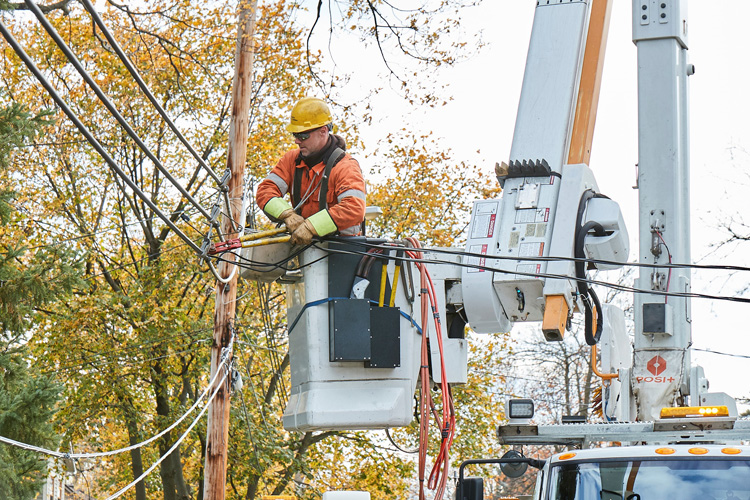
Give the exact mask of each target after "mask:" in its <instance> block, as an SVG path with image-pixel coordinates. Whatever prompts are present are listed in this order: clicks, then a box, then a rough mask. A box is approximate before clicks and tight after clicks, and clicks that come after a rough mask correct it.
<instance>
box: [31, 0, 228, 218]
mask: <svg viewBox="0 0 750 500" xmlns="http://www.w3.org/2000/svg"><path fill="white" fill-rule="evenodd" d="M24 2H25V3H26V5H27V6H28V8H29V10H30V11H31V12H32V13H33V14H34V16H36V18H37V20H38V21H39V23H40V24H41V25H42V27H43V28H44V30H45V31H46V32H47V33H48V34H49V36H50V37H51V38H52V40H53V41H54V42H55V45H57V47H58V48H59V49H60V50H61V51H62V52H63V54H64V55H65V57H66V59H67V60H68V61H69V62H70V63H71V64H72V65H73V67H74V68H75V69H76V71H77V72H78V74H79V75H81V77H82V78H83V80H84V81H85V82H86V84H88V86H89V87H90V88H91V90H93V91H94V93H95V94H96V96H97V97H98V99H99V101H100V102H101V103H102V104H103V105H104V107H106V108H107V110H108V111H109V112H110V114H111V115H112V116H113V117H114V118H115V120H117V123H119V124H120V126H121V127H122V128H123V129H124V130H125V132H127V134H128V135H129V136H130V137H131V139H133V141H135V143H136V144H137V145H138V147H139V148H140V149H141V151H143V152H144V153H145V154H146V156H147V157H148V158H149V159H150V160H151V162H152V163H153V164H154V166H155V167H156V168H157V169H158V170H159V172H161V173H162V174H163V175H164V176H165V177H166V178H167V180H169V182H170V183H171V184H172V185H173V186H174V187H175V188H177V190H178V191H179V192H180V194H182V196H183V197H184V198H185V199H186V200H187V201H188V202H189V203H190V204H191V205H193V206H194V207H195V208H196V209H197V210H198V211H199V212H200V213H201V214H202V215H203V216H204V217H205V218H206V220H207V221H208V223H209V224H212V225H214V227H215V228H216V229H217V231H218V230H219V229H220V227H219V225H218V223H217V222H216V221H212V220H211V215H210V214H209V213H208V212H207V211H206V209H205V208H203V206H201V205H200V204H199V203H198V202H197V201H196V200H195V198H193V196H192V195H191V194H190V193H189V192H188V191H187V190H186V189H185V188H184V187H183V186H182V184H181V183H180V182H179V181H178V180H177V179H175V178H174V176H172V174H171V173H170V172H169V170H167V169H166V168H165V167H164V165H163V164H162V163H161V160H159V158H157V157H156V155H155V154H154V153H153V152H152V151H151V149H150V148H149V147H148V146H146V144H145V143H144V142H143V140H142V139H141V138H140V136H139V135H138V134H137V133H136V132H135V130H133V128H132V127H131V126H130V124H129V123H128V122H127V120H125V117H123V116H122V114H121V113H120V112H119V111H118V110H117V108H116V107H115V106H114V104H113V103H112V101H110V100H109V98H108V97H107V96H106V94H105V93H104V91H102V89H101V88H100V87H99V85H97V83H96V82H95V81H94V79H93V78H92V77H91V75H89V74H88V72H87V71H86V69H85V68H84V67H83V65H82V64H81V62H80V61H79V60H78V57H76V55H75V54H74V53H73V51H72V50H71V49H70V47H69V46H68V44H67V43H65V41H64V40H63V39H62V37H61V36H60V34H59V33H58V32H57V30H55V28H54V26H52V24H51V23H50V22H49V20H48V19H47V17H46V16H45V15H44V13H43V12H42V11H41V9H40V8H39V6H38V5H37V4H36V2H34V1H33V0H24Z"/></svg>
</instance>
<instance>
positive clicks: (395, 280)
mask: <svg viewBox="0 0 750 500" xmlns="http://www.w3.org/2000/svg"><path fill="white" fill-rule="evenodd" d="M399 273H401V264H396V269H395V270H394V271H393V285H392V286H391V300H390V302H389V303H388V305H389V306H390V307H393V304H395V303H396V287H397V286H398V275H399Z"/></svg>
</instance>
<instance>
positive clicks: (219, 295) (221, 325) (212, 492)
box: [203, 0, 257, 500]
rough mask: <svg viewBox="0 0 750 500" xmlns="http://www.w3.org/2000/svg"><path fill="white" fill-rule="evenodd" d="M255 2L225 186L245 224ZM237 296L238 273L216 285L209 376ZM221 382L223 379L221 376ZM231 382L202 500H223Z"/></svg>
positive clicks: (244, 10) (210, 449)
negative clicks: (245, 188)
mask: <svg viewBox="0 0 750 500" xmlns="http://www.w3.org/2000/svg"><path fill="white" fill-rule="evenodd" d="M256 6H257V0H248V1H241V2H240V5H239V8H238V19H239V22H238V27H237V49H236V52H235V73H234V78H233V80H232V115H231V121H230V126H229V145H228V148H227V166H228V167H229V169H230V170H231V172H232V177H231V179H230V180H229V183H228V189H229V199H230V204H231V212H232V213H231V216H232V218H233V219H234V220H235V221H236V222H237V223H239V224H244V214H243V213H242V196H243V193H242V185H243V178H244V173H245V161H246V159H247V137H248V124H249V115H250V96H251V87H252V73H253V72H252V69H253V55H254V54H253V38H254V36H253V35H254V33H255V10H256ZM222 231H223V233H224V235H225V236H226V237H227V238H234V237H237V236H238V234H237V233H236V232H235V230H234V228H233V225H232V221H231V220H230V218H229V217H224V219H223V220H222ZM224 257H225V259H227V260H228V261H229V262H222V263H221V265H220V266H219V273H220V274H221V276H222V277H223V278H226V277H228V276H229V275H230V274H231V273H232V272H233V268H234V266H233V264H232V263H233V261H234V259H235V256H234V254H232V253H231V252H228V253H226V254H224ZM236 298H237V274H235V275H234V278H233V279H232V280H231V281H230V282H229V283H227V284H226V285H223V284H221V283H219V282H217V284H216V307H215V310H214V337H213V338H214V341H213V345H212V347H211V377H213V376H214V374H215V373H216V368H217V367H218V366H219V363H220V362H221V353H222V349H223V348H225V347H227V346H228V345H229V343H230V341H231V336H232V325H233V322H234V317H235V310H236ZM220 378H221V377H220ZM229 408H230V404H229V382H228V380H227V381H226V382H225V383H224V384H223V386H222V387H221V388H220V389H219V391H218V392H217V394H216V397H215V398H214V400H213V402H212V403H211V407H210V408H209V410H208V424H207V430H206V461H205V470H204V482H203V485H204V493H203V498H204V499H205V500H224V496H225V491H226V470H227V447H228V446H227V445H228V440H229Z"/></svg>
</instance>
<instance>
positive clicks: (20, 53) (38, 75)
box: [0, 21, 201, 255]
mask: <svg viewBox="0 0 750 500" xmlns="http://www.w3.org/2000/svg"><path fill="white" fill-rule="evenodd" d="M0 32H2V35H3V37H4V38H5V40H6V41H7V42H8V44H9V45H10V46H11V48H12V49H13V51H14V52H15V53H16V54H17V55H18V57H20V58H21V60H22V61H23V63H24V64H25V65H26V67H27V68H28V69H29V71H31V73H32V74H33V75H34V77H36V79H37V80H38V81H39V83H41V84H42V86H43V87H44V88H45V90H46V91H47V93H48V94H49V95H50V97H52V99H53V100H54V101H55V103H56V104H57V106H58V107H59V108H60V109H61V110H62V111H63V113H65V115H66V116H67V117H68V118H69V119H70V121H72V122H73V124H74V125H75V126H76V128H78V130H79V132H81V134H82V135H83V136H84V137H85V138H86V140H87V141H88V142H89V144H91V146H92V147H93V148H94V149H95V150H96V152H97V153H99V155H100V156H101V157H102V158H103V159H104V161H105V162H107V165H109V167H110V168H111V169H112V170H114V171H115V172H116V173H117V175H119V176H120V177H121V178H122V179H123V181H125V183H126V184H127V185H128V186H129V187H130V189H132V190H133V192H134V193H135V194H136V195H137V196H138V197H139V198H141V199H142V200H143V201H144V203H146V205H148V207H149V208H150V209H151V210H153V211H154V213H155V214H156V215H157V216H158V217H159V218H160V219H161V220H163V221H164V223H165V224H166V225H167V226H168V227H169V228H170V229H171V230H172V231H174V232H175V234H176V235H177V236H179V237H180V238H181V239H182V240H184V241H185V243H187V244H188V245H189V246H190V248H192V249H193V250H194V251H195V252H196V253H197V254H198V255H200V254H201V249H200V247H199V246H198V245H196V244H195V243H194V242H193V241H192V240H191V239H190V238H189V237H188V236H187V235H186V234H185V233H183V232H182V231H181V230H180V229H179V228H178V227H177V226H176V225H175V224H174V222H172V221H171V220H170V218H169V217H167V216H166V215H165V214H164V212H162V211H161V210H159V207H157V206H156V205H155V204H154V202H152V201H151V199H150V198H149V197H148V196H146V193H144V192H143V191H142V190H141V189H140V188H139V187H138V186H137V185H136V184H135V182H133V181H132V180H131V179H130V177H129V176H128V175H127V174H126V173H125V172H124V171H123V170H122V169H121V168H120V167H119V166H118V165H117V163H115V161H114V160H113V159H112V157H110V156H109V154H108V153H107V152H106V151H105V150H104V148H103V147H102V145H101V144H99V141H97V140H96V138H95V137H94V136H93V135H92V134H91V132H90V131H89V129H88V128H86V126H85V125H84V124H83V123H82V122H81V120H79V119H78V116H76V114H75V113H74V112H73V110H71V109H70V107H68V105H67V104H66V103H65V101H63V100H62V98H61V97H60V96H59V95H58V93H57V91H56V90H55V88H54V87H53V86H52V85H51V84H50V83H49V81H47V79H46V78H45V77H44V75H43V74H42V72H41V71H40V70H39V68H37V66H36V64H34V61H32V60H31V58H30V57H29V56H28V54H26V51H24V50H23V48H22V47H21V46H20V45H19V44H18V42H17V41H16V39H15V38H14V37H13V35H12V34H11V33H10V31H8V29H7V28H6V26H5V24H4V23H3V22H2V21H0Z"/></svg>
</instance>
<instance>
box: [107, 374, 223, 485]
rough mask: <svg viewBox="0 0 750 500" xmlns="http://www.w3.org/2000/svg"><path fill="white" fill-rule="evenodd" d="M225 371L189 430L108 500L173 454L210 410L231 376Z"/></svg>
mask: <svg viewBox="0 0 750 500" xmlns="http://www.w3.org/2000/svg"><path fill="white" fill-rule="evenodd" d="M220 373H222V371H219V370H217V371H216V375H219V374H220ZM223 373H224V376H223V377H222V379H221V380H220V381H219V383H218V384H216V389H214V392H213V394H211V397H210V398H209V400H208V401H207V402H206V404H205V405H204V407H203V409H202V410H201V411H200V413H199V414H198V416H197V417H196V418H195V419H194V420H193V421H192V422H191V424H190V425H189V426H188V428H187V430H186V431H185V432H184V433H183V434H182V435H181V436H180V437H179V438H177V440H176V441H175V443H174V444H173V445H172V446H171V447H170V448H169V450H167V451H166V452H165V453H164V454H163V455H162V456H161V457H159V459H158V460H157V461H156V462H154V463H153V464H152V465H151V467H149V468H148V469H146V470H145V471H144V472H143V474H141V475H140V476H138V477H137V478H135V479H134V480H133V481H132V482H130V483H129V484H127V485H126V486H124V487H123V488H122V489H120V490H119V491H117V492H116V493H115V494H113V495H110V496H109V497H107V499H106V500H115V499H116V498H118V497H120V496H122V495H123V494H124V493H125V492H126V491H128V490H129V489H130V488H132V487H133V486H135V485H136V484H138V483H139V482H141V481H142V480H143V478H144V477H146V476H148V475H149V474H151V472H153V470H154V469H156V467H157V466H158V465H159V464H161V463H162V462H163V461H164V460H165V459H166V458H167V457H169V456H170V455H171V454H172V452H173V451H174V450H175V449H176V448H177V447H178V446H179V445H180V444H181V443H182V442H183V441H184V440H185V438H186V437H187V436H188V435H189V434H190V432H191V431H192V430H193V427H195V426H196V425H197V424H198V422H200V420H201V419H202V418H203V415H204V414H205V413H206V410H208V408H209V406H210V405H211V402H212V401H213V399H214V398H215V397H216V394H218V393H219V389H221V387H222V385H223V384H224V382H225V381H226V379H227V377H228V376H229V370H226V369H225V370H223ZM209 387H211V386H209Z"/></svg>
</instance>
